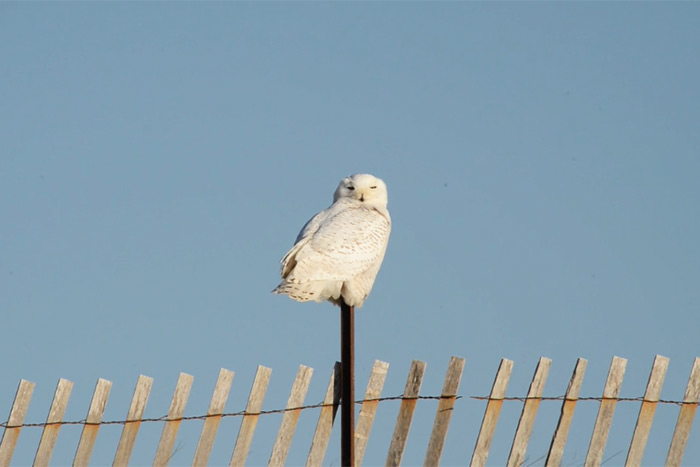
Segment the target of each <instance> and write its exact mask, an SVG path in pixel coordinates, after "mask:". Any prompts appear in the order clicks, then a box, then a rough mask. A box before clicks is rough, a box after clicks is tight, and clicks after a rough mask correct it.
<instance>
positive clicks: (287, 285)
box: [272, 281, 340, 302]
mask: <svg viewBox="0 0 700 467" xmlns="http://www.w3.org/2000/svg"><path fill="white" fill-rule="evenodd" d="M328 285H329V284H328V282H326V281H307V282H301V283H299V282H288V281H282V282H280V285H278V286H277V287H275V289H274V290H273V291H272V293H275V294H280V295H288V296H289V298H291V299H293V300H296V301H297V302H308V301H309V300H313V301H315V302H322V301H324V300H329V299H332V298H333V297H332V296H333V295H334V294H333V292H332V291H330V290H328ZM338 289H339V287H338ZM339 292H340V291H338V293H337V295H339Z"/></svg>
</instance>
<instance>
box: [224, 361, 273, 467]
mask: <svg viewBox="0 0 700 467" xmlns="http://www.w3.org/2000/svg"><path fill="white" fill-rule="evenodd" d="M271 373H272V370H271V369H270V368H267V367H264V366H262V365H258V371H257V372H256V373H255V379H254V380H253V387H252V388H251V389H250V396H249V397H248V404H247V405H246V407H245V415H244V416H243V421H242V422H241V427H240V429H239V430H238V438H236V446H235V447H234V448H233V454H232V455H231V463H230V465H232V466H239V465H245V460H246V457H248V451H249V450H250V443H251V442H252V441H253V434H255V426H256V425H257V424H258V417H259V416H260V410H261V409H262V404H263V400H264V399H265V393H266V392H267V385H268V383H269V382H270V374H271Z"/></svg>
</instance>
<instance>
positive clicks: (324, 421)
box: [306, 362, 340, 467]
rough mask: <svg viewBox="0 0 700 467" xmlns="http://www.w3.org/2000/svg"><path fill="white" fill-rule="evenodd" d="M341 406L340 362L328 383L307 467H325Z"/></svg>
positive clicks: (334, 368)
mask: <svg viewBox="0 0 700 467" xmlns="http://www.w3.org/2000/svg"><path fill="white" fill-rule="evenodd" d="M339 405H340V362H335V365H334V366H333V371H332V372H331V380H330V382H329V383H328V389H327V390H326V397H324V398H323V407H321V413H320V415H319V416H318V423H317V424H316V432H315V433H314V438H313V440H312V441H311V448H310V449H309V457H308V458H307V459H306V466H307V467H320V466H321V465H323V458H324V457H325V455H326V449H327V448H328V440H329V439H330V437H331V430H332V429H333V421H334V420H335V414H336V413H337V412H338V406H339Z"/></svg>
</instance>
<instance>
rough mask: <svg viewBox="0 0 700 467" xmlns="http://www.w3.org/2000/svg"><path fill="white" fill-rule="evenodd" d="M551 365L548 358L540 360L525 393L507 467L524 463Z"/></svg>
mask: <svg viewBox="0 0 700 467" xmlns="http://www.w3.org/2000/svg"><path fill="white" fill-rule="evenodd" d="M551 365H552V360H550V359H549V358H545V357H542V358H540V361H539V363H538V364H537V368H536V369H535V374H534V376H533V377H532V383H530V389H529V390H528V391H527V399H526V400H525V404H523V411H522V413H521V414H520V421H518V428H517V429H516V430H515V438H514V439H513V445H512V446H511V449H510V455H509V456H508V463H507V465H508V467H520V465H521V464H523V463H524V462H525V453H526V452H527V444H528V443H529V442H530V435H531V434H532V427H533V426H534V424H535V417H536V416H537V409H538V407H539V406H540V398H541V397H542V393H543V392H544V385H545V383H546V382H547V375H548V374H549V367H550V366H551Z"/></svg>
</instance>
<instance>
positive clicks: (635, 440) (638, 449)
mask: <svg viewBox="0 0 700 467" xmlns="http://www.w3.org/2000/svg"><path fill="white" fill-rule="evenodd" d="M667 369H668V358H666V357H662V356H661V355H657V356H656V357H655V358H654V364H653V365H652V367H651V373H650V374H649V382H648V383H647V389H646V391H645V393H644V400H643V401H642V406H641V407H640V408H639V416H638V417H637V424H636V426H635V427H634V434H633V435H632V441H631V442H630V448H629V451H628V452H627V460H626V461H625V466H639V465H642V457H643V456H644V448H645V447H646V444H647V439H648V438H649V430H651V423H652V421H653V420H654V412H655V411H656V405H657V403H658V401H659V397H660V396H661V387H662V386H663V384H664V378H665V377H666V370H667Z"/></svg>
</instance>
